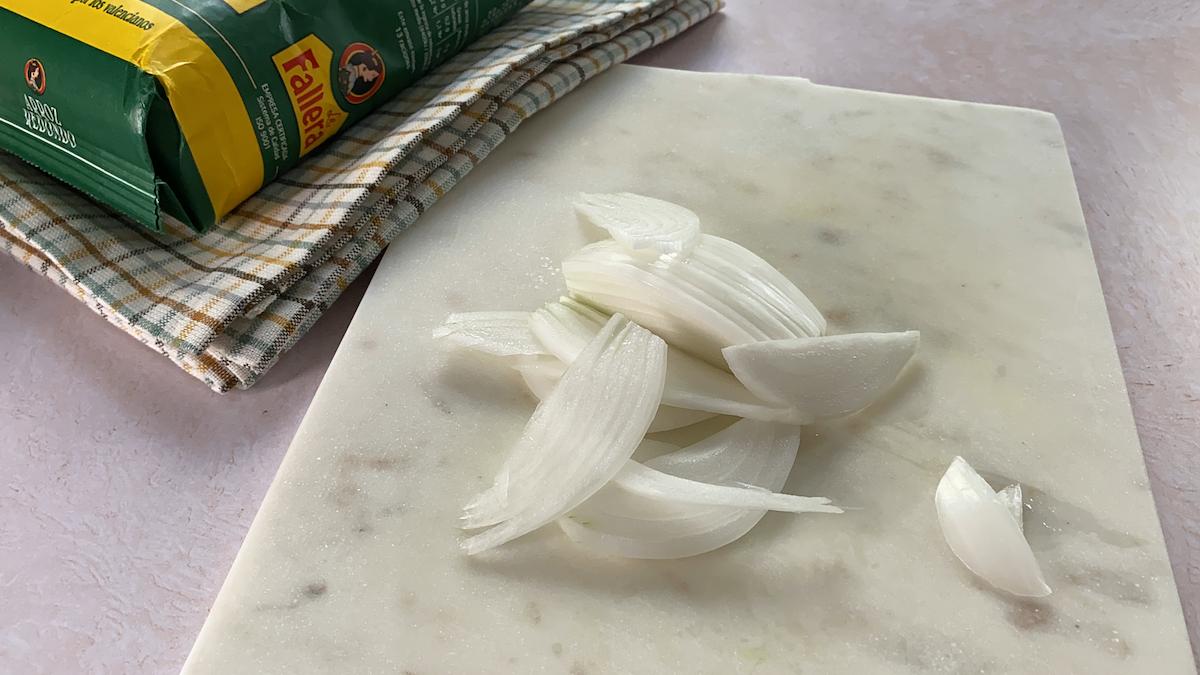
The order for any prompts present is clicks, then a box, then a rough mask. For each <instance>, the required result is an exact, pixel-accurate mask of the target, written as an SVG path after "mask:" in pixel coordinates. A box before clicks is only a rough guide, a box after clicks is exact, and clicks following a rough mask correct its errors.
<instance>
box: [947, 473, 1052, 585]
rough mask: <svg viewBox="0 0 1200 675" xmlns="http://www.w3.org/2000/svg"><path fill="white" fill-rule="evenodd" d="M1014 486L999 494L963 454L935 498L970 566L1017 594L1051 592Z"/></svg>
mask: <svg viewBox="0 0 1200 675" xmlns="http://www.w3.org/2000/svg"><path fill="white" fill-rule="evenodd" d="M1015 493H1016V491H1015V490H1014V491H1013V492H1012V493H1009V494H1008V495H998V494H997V493H996V491H995V490H993V489H992V488H991V486H990V485H988V484H987V481H985V480H983V478H982V477H980V475H979V474H978V473H976V472H975V470H974V469H972V468H971V465H970V464H967V462H966V460H964V459H963V458H962V457H955V458H954V461H953V462H951V463H950V468H948V469H947V470H946V474H945V475H944V476H942V480H941V481H940V482H939V483H938V486H937V492H936V494H935V496H934V502H935V504H936V506H937V514H938V523H939V524H940V525H941V528H942V535H943V536H944V537H945V538H946V543H947V544H949V546H950V550H951V551H953V552H954V555H955V557H957V558H958V559H959V560H960V561H961V562H962V564H963V565H966V567H967V569H969V570H971V571H972V572H974V573H975V574H976V575H978V576H979V577H980V578H982V579H983V580H984V581H987V582H988V583H990V584H991V585H993V586H995V587H996V588H999V589H1000V590H1002V591H1007V592H1009V593H1012V594H1013V595H1017V596H1021V597H1029V598H1040V597H1044V596H1047V595H1050V587H1049V586H1048V585H1046V579H1045V577H1043V576H1042V570H1041V569H1040V568H1039V567H1038V564H1037V560H1036V559H1035V558H1034V557H1033V551H1032V550H1031V549H1030V548H1029V542H1027V541H1026V540H1025V536H1024V534H1023V533H1022V528H1021V526H1020V525H1019V522H1020V521H1019V520H1018V519H1017V518H1014V517H1013V511H1012V506H1013V496H1014V494H1015Z"/></svg>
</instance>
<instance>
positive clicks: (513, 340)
mask: <svg viewBox="0 0 1200 675" xmlns="http://www.w3.org/2000/svg"><path fill="white" fill-rule="evenodd" d="M529 316H530V313H529V312H504V311H499V312H463V313H458V314H451V315H450V316H448V317H446V320H445V321H444V322H443V323H442V325H441V326H438V327H437V328H435V329H434V331H433V337H434V339H435V340H444V341H446V342H448V343H450V344H452V345H455V346H456V347H462V348H464V349H470V350H472V351H476V352H480V353H483V354H490V355H492V356H498V357H506V358H514V357H515V358H516V359H517V360H522V359H525V358H526V357H531V358H537V357H540V356H546V355H548V354H549V352H547V351H546V349H545V348H544V347H543V346H542V345H541V343H539V342H538V340H537V338H536V337H534V335H533V331H531V330H530V329H529Z"/></svg>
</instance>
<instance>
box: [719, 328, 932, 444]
mask: <svg viewBox="0 0 1200 675" xmlns="http://www.w3.org/2000/svg"><path fill="white" fill-rule="evenodd" d="M920 340H921V334H920V333H918V332H917V331H908V332H904V333H856V334H851V335H830V336H826V337H817V338H795V339H791V340H773V341H770V342H752V343H749V344H742V345H734V346H732V347H726V348H725V349H724V350H723V353H724V355H725V360H726V361H727V362H728V363H729V367H730V368H731V369H732V370H733V374H734V375H735V376H737V379H738V380H739V381H740V382H741V383H742V384H743V385H745V387H746V389H748V390H749V391H750V392H751V393H753V394H754V395H756V396H758V397H760V398H762V399H763V400H766V401H769V402H771V403H773V404H775V405H778V406H786V407H789V408H793V409H795V410H796V411H797V415H798V417H799V419H800V420H801V423H807V422H810V421H813V420H818V419H823V418H826V417H837V416H839V415H848V414H850V413H852V412H856V411H858V410H861V409H863V408H865V407H866V406H868V405H870V403H871V402H872V401H874V400H875V399H876V398H878V397H879V395H880V394H882V393H883V392H884V391H885V390H886V389H887V388H888V387H890V386H891V385H892V384H893V383H894V382H895V381H896V378H897V377H899V375H900V371H901V370H902V369H903V368H904V366H905V364H907V363H908V362H909V360H910V359H912V357H913V354H914V353H916V350H917V345H918V344H919V343H920Z"/></svg>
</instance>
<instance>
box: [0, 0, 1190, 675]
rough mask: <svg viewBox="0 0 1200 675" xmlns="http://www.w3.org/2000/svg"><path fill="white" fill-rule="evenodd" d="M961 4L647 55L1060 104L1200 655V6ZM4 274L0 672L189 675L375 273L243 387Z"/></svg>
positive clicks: (776, 15) (683, 42) (800, 19)
mask: <svg viewBox="0 0 1200 675" xmlns="http://www.w3.org/2000/svg"><path fill="white" fill-rule="evenodd" d="M957 4H958V3H952V2H949V1H945V2H922V3H909V4H908V5H907V6H899V3H890V4H885V3H871V4H859V5H857V6H855V7H848V6H847V3H837V2H828V1H822V2H810V3H792V2H790V1H789V0H770V1H765V0H764V1H756V0H734V2H732V3H731V6H730V7H729V8H727V10H726V12H725V15H724V16H720V17H717V18H716V19H713V20H710V21H709V22H707V23H705V24H704V25H702V26H699V27H697V28H696V29H694V30H693V31H692V32H690V33H689V34H687V35H685V36H683V37H682V38H680V39H678V40H677V41H675V42H674V43H672V44H669V45H667V46H665V47H664V48H661V49H659V50H658V51H656V52H654V53H652V54H650V55H648V56H645V57H642V58H641V59H639V60H638V62H640V63H643V64H647V65H656V66H664V67H677V68H687V69H693V70H712V71H734V72H759V73H769V74H783V75H799V76H803V77H807V78H809V79H812V80H813V81H816V82H821V83H827V84H837V85H843V86H849V87H859V88H865V89H877V90H882V91H894V92H902V93H911V94H920V95H929V96H940V97H947V98H958V99H964V100H974V101H984V102H995V103H1010V104H1014V105H1021V106H1028V107H1033V108H1040V109H1044V110H1049V111H1051V112H1054V113H1055V114H1056V115H1058V118H1059V120H1060V122H1061V124H1062V127H1063V131H1064V133H1065V136H1066V140H1067V145H1068V149H1069V152H1070V154H1071V158H1072V161H1073V165H1074V170H1075V175H1076V179H1077V182H1078V186H1079V192H1080V196H1081V198H1082V202H1083V207H1084V212H1085V216H1086V219H1087V223H1088V227H1089V231H1090V233H1091V237H1092V244H1093V248H1094V250H1095V254H1096V258H1097V263H1098V266H1099V270H1100V277H1101V282H1102V285H1103V287H1104V291H1105V298H1106V301H1107V304H1108V311H1109V315H1110V318H1111V320H1112V324H1113V329H1114V332H1115V334H1116V340H1117V344H1118V346H1119V349H1120V355H1121V359H1122V365H1123V368H1124V372H1125V376H1126V379H1127V381H1128V383H1129V386H1130V392H1131V397H1132V402H1133V408H1134V414H1135V417H1136V419H1137V423H1138V431H1139V434H1140V436H1141V440H1142V445H1143V448H1144V450H1145V453H1146V460H1147V464H1148V467H1149V471H1150V477H1151V481H1152V487H1153V491H1154V494H1155V498H1156V500H1157V503H1158V508H1159V511H1160V517H1161V519H1162V523H1163V528H1164V530H1165V535H1166V539H1167V544H1168V548H1169V550H1170V553H1171V556H1172V562H1173V565H1174V569H1175V575H1176V581H1177V584H1178V586H1179V589H1180V593H1181V595H1182V599H1183V605H1184V610H1185V614H1186V616H1187V619H1188V621H1189V625H1190V626H1191V629H1192V632H1193V642H1195V641H1196V640H1195V634H1196V631H1197V627H1198V624H1200V518H1198V516H1200V497H1197V491H1198V489H1200V452H1198V451H1200V447H1198V446H1200V433H1197V432H1198V431H1200V424H1197V422H1198V421H1200V330H1198V329H1200V310H1198V309H1197V308H1198V307H1200V199H1197V198H1196V197H1195V196H1194V194H1195V190H1194V186H1195V185H1196V184H1197V181H1198V180H1200V148H1198V146H1200V140H1198V139H1200V7H1197V6H1195V5H1194V4H1193V5H1192V6H1190V7H1189V3H1185V2H1162V3H1154V4H1153V5H1152V4H1151V3H1146V2H1140V1H1138V0H1124V1H1113V2H1106V3H1084V2H1067V3H1050V2H1039V1H1033V0H1016V1H1013V2H1006V3H981V4H979V5H976V6H975V7H974V8H973V9H971V10H967V9H964V8H959V7H957ZM1001 5H1002V6H1001ZM0 285H2V287H3V288H4V291H3V292H2V293H0V364H3V366H0V429H3V432H4V433H3V440H0V672H21V673H43V672H46V673H68V672H69V673H77V672H89V673H91V672H120V673H125V672H173V671H175V670H177V669H178V667H179V666H180V665H181V664H182V662H183V659H184V657H185V656H186V654H187V651H188V649H189V647H190V645H191V643H192V640H193V639H194V638H195V635H196V632H197V631H198V630H199V627H200V625H201V623H202V622H203V620H204V616H205V613H206V612H207V610H208V607H209V605H210V604H211V602H212V599H213V597H214V596H215V594H216V592H217V590H218V588H219V587H220V584H221V581H222V579H223V578H224V576H225V573H226V571H227V570H228V567H229V564H230V562H231V561H232V559H233V556H234V554H235V553H236V551H237V549H238V546H239V545H240V543H241V540H242V538H243V536H244V534H245V531H246V528H247V527H248V526H249V523H250V520H251V518H252V517H253V515H254V513H255V510H256V509H257V507H258V504H259V502H260V500H261V498H262V495H263V493H264V491H265V489H266V487H267V485H268V484H269V482H270V480H271V478H272V476H273V474H274V471H275V468H276V467H277V466H278V463H279V460H280V458H281V456H282V453H283V451H284V449H285V448H286V447H287V444H288V442H289V440H290V438H291V436H292V434H293V432H294V431H295V428H296V425H297V423H298V422H299V420H300V418H301V417H302V415H303V413H304V410H305V407H306V406H307V404H308V401H309V399H310V398H311V396H312V393H313V391H314V390H315V388H316V386H317V384H318V382H319V381H320V379H321V375H322V374H323V372H324V370H325V367H326V366H327V364H328V362H329V359H330V357H331V356H332V354H333V352H334V350H335V348H336V346H337V342H338V340H339V338H340V337H341V335H342V333H343V331H344V330H345V327H346V324H347V322H348V320H349V318H350V316H351V315H352V313H353V310H354V306H355V305H356V304H357V300H358V298H359V297H361V294H362V289H363V283H361V282H360V283H358V284H355V286H354V287H352V289H351V291H350V292H349V293H348V294H347V296H346V297H345V298H344V299H343V300H342V301H341V302H339V303H338V304H337V305H336V306H335V308H334V309H333V310H332V311H331V312H330V314H329V315H328V316H326V317H325V318H324V319H322V321H321V322H320V323H319V324H318V325H317V326H316V328H315V329H314V331H313V332H312V334H311V335H310V336H309V337H308V338H306V339H305V340H303V341H302V342H301V343H300V346H299V347H298V348H297V349H296V350H294V351H293V352H292V353H291V354H289V355H288V356H286V357H285V358H284V360H283V361H282V362H281V363H280V365H279V366H278V367H277V368H276V369H275V370H274V371H273V372H272V373H271V374H270V375H268V376H267V377H266V378H264V380H263V381H262V382H261V383H260V384H259V385H258V386H257V387H255V389H253V390H251V391H249V392H235V393H233V394H230V395H228V396H226V397H219V396H217V395H215V394H211V393H210V392H208V391H206V390H204V389H203V388H202V387H201V386H199V385H198V384H196V382H194V381H193V380H191V378H189V377H187V376H186V375H183V374H182V373H179V372H178V371H177V370H176V369H175V367H174V366H173V365H171V364H169V363H167V362H166V361H165V360H163V359H161V357H158V356H156V355H154V354H152V353H151V352H149V351H148V350H147V349H146V348H145V347H143V346H142V345H140V344H137V343H135V342H134V341H132V340H130V339H129V338H127V337H126V336H125V335H123V334H121V333H119V332H118V331H117V330H116V329H114V328H112V327H110V326H109V325H108V324H106V323H105V322H104V321H103V320H102V319H100V318H99V317H96V316H95V315H93V314H91V312H90V311H88V310H87V309H86V308H84V307H83V306H82V305H80V304H78V303H77V302H76V301H75V300H73V299H71V298H69V297H67V296H66V295H65V294H63V293H62V292H61V291H59V290H57V289H56V288H54V287H53V286H52V285H50V284H49V283H47V282H46V281H44V280H42V279H39V278H37V277H36V276H35V275H33V274H32V273H29V272H27V271H25V270H23V269H21V268H20V267H19V266H18V265H17V264H15V263H14V262H13V261H11V260H8V259H4V260H0Z"/></svg>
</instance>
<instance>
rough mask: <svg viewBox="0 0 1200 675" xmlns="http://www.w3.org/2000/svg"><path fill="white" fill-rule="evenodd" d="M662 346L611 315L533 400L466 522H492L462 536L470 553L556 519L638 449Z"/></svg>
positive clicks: (657, 391)
mask: <svg viewBox="0 0 1200 675" xmlns="http://www.w3.org/2000/svg"><path fill="white" fill-rule="evenodd" d="M666 351H667V346H666V344H664V343H663V341H662V340H661V339H659V338H658V337H657V336H655V335H654V334H652V333H651V332H649V331H647V330H646V329H644V328H642V327H640V326H638V325H636V324H634V323H631V322H629V321H627V320H625V318H624V317H622V316H621V315H619V314H618V315H614V316H613V317H612V318H611V319H609V321H608V323H607V324H605V326H604V327H603V328H602V329H601V330H600V332H599V333H597V334H596V336H595V338H593V339H592V341H591V342H590V343H589V344H588V346H587V348H586V349H584V350H583V352H582V353H580V354H579V356H578V358H576V359H575V362H574V363H572V364H571V365H570V366H569V367H568V368H567V370H566V372H565V373H564V374H563V377H562V379H561V380H560V381H559V383H558V386H556V387H555V388H554V391H553V392H551V394H550V395H549V396H548V397H546V399H545V400H544V401H543V402H542V403H541V404H539V405H538V407H537V409H536V410H535V411H534V413H533V416H532V417H531V418H530V420H529V422H528V423H527V424H526V426H525V430H524V431H523V432H522V434H521V438H520V439H519V440H518V441H517V443H516V445H515V446H514V447H513V450H512V452H511V453H510V455H509V459H508V461H506V462H505V465H504V466H503V467H502V468H501V471H500V473H499V475H498V479H497V481H496V483H495V484H494V485H493V487H492V488H490V489H489V490H487V491H485V492H484V494H483V495H481V497H480V498H477V499H475V500H473V502H472V504H471V505H469V506H468V509H467V513H466V516H467V518H466V519H467V521H468V522H472V523H474V524H476V525H483V524H485V523H495V525H494V527H491V528H490V529H488V530H486V531H484V532H481V533H479V534H476V535H474V536H471V537H469V538H467V539H466V540H465V541H464V542H463V548H464V549H465V550H466V552H467V553H468V554H471V555H474V554H477V553H480V552H483V551H486V550H488V549H490V548H493V547H496V546H500V545H502V544H504V543H506V542H509V541H511V540H513V539H515V538H517V537H520V536H521V535H523V534H526V533H528V532H532V531H533V530H535V529H537V528H539V527H541V526H542V525H545V524H546V523H549V522H553V521H554V520H556V519H558V518H559V517H560V516H562V515H564V514H566V513H567V512H568V511H570V510H571V509H573V508H574V507H576V506H578V505H579V504H580V503H582V502H583V501H585V500H586V499H587V498H588V497H590V496H592V495H593V494H595V492H596V491H597V490H599V489H600V488H602V487H603V486H604V484H605V483H607V482H608V481H609V480H610V479H611V478H612V477H613V476H615V475H616V474H617V472H618V471H620V470H621V467H622V466H623V465H624V463H625V461H626V460H628V459H629V458H630V457H631V456H632V455H633V452H634V450H635V449H636V448H637V447H638V444H639V443H640V442H641V440H642V438H643V437H644V436H645V435H646V430H647V428H649V426H650V421H651V420H652V419H653V418H654V414H655V412H656V411H657V410H658V406H659V403H660V402H661V399H662V388H663V379H664V377H665V374H666Z"/></svg>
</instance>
